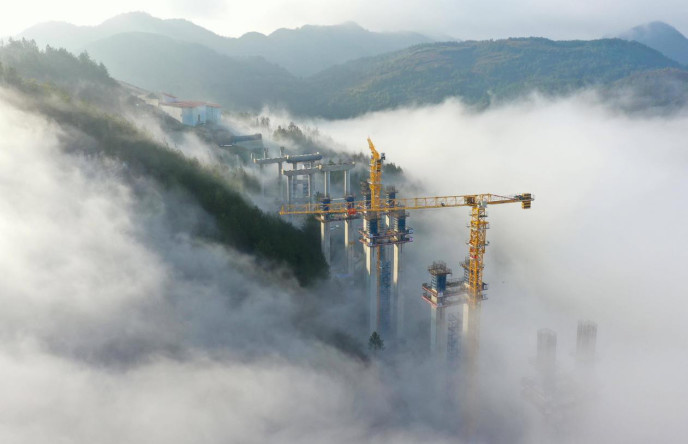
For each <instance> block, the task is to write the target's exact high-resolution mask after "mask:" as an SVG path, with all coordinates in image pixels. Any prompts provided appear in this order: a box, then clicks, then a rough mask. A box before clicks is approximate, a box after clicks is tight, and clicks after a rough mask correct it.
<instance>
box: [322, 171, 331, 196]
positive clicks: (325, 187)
mask: <svg viewBox="0 0 688 444" xmlns="http://www.w3.org/2000/svg"><path fill="white" fill-rule="evenodd" d="M323 192H324V193H325V196H329V195H330V172H329V171H324V172H323Z"/></svg>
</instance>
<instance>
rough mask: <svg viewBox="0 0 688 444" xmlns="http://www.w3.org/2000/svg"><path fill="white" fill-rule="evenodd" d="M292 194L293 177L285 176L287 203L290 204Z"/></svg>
mask: <svg viewBox="0 0 688 444" xmlns="http://www.w3.org/2000/svg"><path fill="white" fill-rule="evenodd" d="M293 194H294V177H293V176H287V203H288V204H291V201H292V199H293Z"/></svg>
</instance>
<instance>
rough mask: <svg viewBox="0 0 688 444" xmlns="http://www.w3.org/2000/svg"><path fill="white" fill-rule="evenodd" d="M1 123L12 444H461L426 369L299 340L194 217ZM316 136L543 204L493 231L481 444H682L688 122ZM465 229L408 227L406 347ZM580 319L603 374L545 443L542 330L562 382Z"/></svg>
mask: <svg viewBox="0 0 688 444" xmlns="http://www.w3.org/2000/svg"><path fill="white" fill-rule="evenodd" d="M0 115H1V116H2V117H3V118H2V119H0V132H1V133H2V134H3V138H2V139H1V140H0V190H1V191H2V195H3V199H2V200H0V227H1V231H0V233H2V235H1V236H0V269H1V270H2V279H0V298H1V300H2V310H1V311H0V375H2V378H0V387H1V388H2V393H3V394H4V396H3V399H4V401H3V402H2V403H0V406H1V407H0V409H1V412H2V415H1V417H2V420H1V421H0V440H1V441H2V442H13V443H14V442H18V443H34V442H43V441H48V440H50V441H55V442H78V443H82V442H83V443H86V442H104V443H108V442H112V443H120V442H150V443H185V442H191V441H203V442H212V443H215V442H217V443H227V442H242V443H243V442H256V443H258V442H279V443H284V442H325V441H326V442H332V443H339V442H342V443H344V442H347V443H348V442H409V443H411V442H419V441H424V442H456V441H457V438H456V434H455V433H456V425H455V424H454V422H455V421H454V418H455V417H456V414H455V413H454V412H451V411H449V412H447V411H442V408H443V407H442V405H438V404H441V403H437V404H435V403H434V398H433V393H437V386H436V385H434V383H433V373H432V372H433V371H434V367H433V366H432V365H421V363H419V362H417V360H418V359H419V358H418V357H417V356H416V355H415V354H410V355H409V356H408V357H401V358H399V359H396V360H389V361H384V360H382V361H378V360H376V359H373V360H372V362H371V363H369V364H366V363H362V362H359V361H357V360H355V359H354V358H352V357H350V356H347V355H344V354H342V353H340V352H338V351H336V350H334V349H333V348H331V347H330V346H327V345H325V344H323V343H322V342H320V341H318V340H317V339H315V338H313V337H311V336H309V335H307V334H304V333H303V332H302V331H301V330H299V329H298V326H295V325H294V322H293V319H294V318H293V317H292V314H293V313H294V312H295V311H296V307H295V306H294V301H298V298H295V297H294V294H293V291H292V290H289V288H291V285H283V284H282V283H280V282H266V279H264V278H263V277H262V276H260V275H259V274H258V273H259V272H255V271H254V270H253V269H252V267H251V262H250V259H249V258H245V257H242V256H241V255H239V254H237V253H236V252H233V251H231V250H228V249H226V248H224V247H221V246H218V245H213V244H209V243H206V242H200V241H198V240H195V239H194V238H193V237H192V236H190V234H189V233H191V232H193V230H194V227H197V226H199V225H201V224H206V223H210V222H209V221H208V218H207V216H205V215H204V214H203V213H202V211H201V210H200V209H198V208H197V207H196V206H195V205H194V204H193V203H191V202H188V201H187V200H185V198H184V197H183V196H177V195H174V194H172V193H170V192H166V191H164V190H162V189H160V188H159V187H158V186H156V185H155V184H154V183H150V182H149V181H147V180H145V179H142V178H132V177H129V175H128V173H127V171H126V167H125V166H123V165H120V164H118V163H117V162H114V161H108V160H105V159H101V158H90V157H83V156H76V155H67V154H64V153H63V152H62V151H61V147H64V146H66V145H67V144H69V143H70V141H71V140H73V139H74V138H75V137H79V135H75V134H70V133H68V132H66V131H65V130H64V129H61V128H58V127H56V126H55V125H54V124H50V123H48V122H46V121H45V120H44V119H42V118H40V117H38V116H34V115H29V114H26V113H24V112H21V111H18V110H16V109H13V108H12V107H11V106H9V105H7V104H6V103H5V102H4V101H2V103H0ZM316 124H317V126H318V127H319V129H320V131H321V133H323V134H326V135H329V136H331V137H332V138H333V139H334V140H335V141H336V142H338V143H340V144H341V145H342V146H344V147H346V148H348V149H350V150H352V151H356V152H361V151H365V150H366V142H365V138H366V137H367V136H370V137H371V138H372V139H373V141H374V142H375V143H376V145H377V146H378V148H379V150H380V151H383V152H385V153H386V155H387V159H388V160H389V161H391V162H394V163H396V164H397V165H399V166H401V167H402V168H403V169H404V172H405V174H407V175H408V176H409V177H410V178H411V179H414V180H415V181H418V182H419V183H420V184H421V187H422V188H423V189H424V191H423V192H424V193H426V194H427V195H452V194H470V193H495V194H512V193H522V192H531V193H534V194H535V197H536V201H535V202H534V204H533V208H532V209H531V210H528V211H524V210H521V209H520V206H518V205H505V206H499V207H496V208H491V209H490V210H489V216H490V222H491V229H490V231H489V232H488V236H489V240H490V242H491V245H490V246H489V247H488V252H487V255H486V273H485V280H486V281H487V282H489V284H490V291H489V293H488V296H489V299H488V300H487V301H486V302H485V303H484V305H483V316H482V336H481V360H480V374H481V386H482V389H481V404H480V407H479V412H480V414H479V417H480V423H481V425H480V427H479V433H478V436H477V437H476V440H477V441H478V442H509V443H513V442H523V443H530V442H553V441H552V439H553V438H552V437H553V436H554V437H556V441H557V442H566V441H567V440H570V441H578V442H600V443H601V442H627V443H632V442H647V441H648V440H653V441H657V442H681V441H682V439H681V438H682V437H683V436H685V435H686V433H688V426H687V425H686V423H685V420H684V415H685V413H684V412H685V411H686V408H687V407H688V405H687V403H688V401H686V400H687V399H688V384H686V383H685V380H684V378H685V374H686V370H688V355H687V353H686V350H687V347H688V326H687V324H686V323H685V321H684V320H685V318H686V314H687V313H686V311H687V310H686V307H687V305H686V302H685V301H684V300H683V298H682V296H683V295H684V294H685V289H684V284H683V281H682V279H681V277H682V271H683V270H682V269H683V268H684V267H685V266H686V265H688V253H687V251H688V250H687V247H688V245H687V244H688V227H687V226H686V222H685V221H686V219H687V218H686V216H688V209H687V207H686V206H684V203H685V202H686V199H685V197H684V190H688V178H686V174H685V171H686V167H687V166H688V151H687V149H688V147H687V142H686V141H687V140H688V117H687V116H686V115H679V116H675V117H671V118H654V117H637V116H636V117H628V116H626V115H621V114H615V113H614V112H612V111H610V110H609V109H608V108H606V107H604V106H602V105H600V104H598V103H597V102H596V101H595V100H594V99H592V98H590V97H588V96H576V97H573V98H569V99H562V100H556V101H549V100H544V99H539V98H533V99H532V100H529V101H527V102H523V103H519V104H514V105H509V106H502V107H499V108H494V109H491V110H489V111H486V112H483V113H478V114H476V113H472V112H470V111H468V110H467V109H466V108H464V107H463V106H462V105H461V104H460V103H459V102H456V101H449V102H446V103H444V104H442V105H438V106H432V107H424V108H418V109H403V110H395V111H389V112H382V113H375V114H371V115H367V116H364V117H361V118H358V119H354V120H348V121H336V122H316ZM207 159H211V160H212V157H208V158H207ZM211 160H206V161H211ZM400 194H401V197H403V196H409V194H408V193H404V190H403V189H402V190H401V193H400ZM409 197H410V196H409ZM467 221H468V212H467V210H465V209H444V210H441V211H440V210H428V211H427V212H423V213H422V214H421V213H419V212H416V213H413V214H412V217H411V220H410V223H411V225H412V226H413V227H414V228H415V230H416V234H415V236H414V237H415V242H414V243H412V244H411V245H409V246H408V247H406V248H405V250H404V254H405V260H406V269H405V271H406V275H405V282H404V284H405V289H404V295H405V298H406V301H407V304H406V305H407V313H408V314H409V329H408V335H409V337H408V339H409V342H410V343H417V344H422V343H423V342H424V341H426V339H427V336H428V332H427V325H428V324H427V323H428V312H427V306H425V305H424V304H422V303H421V302H420V297H419V288H420V283H421V282H423V281H426V280H427V272H426V270H425V268H426V266H427V265H428V264H429V263H430V262H432V261H433V260H438V259H440V260H445V261H447V262H448V263H449V265H450V266H451V267H452V268H454V270H455V271H458V269H459V266H458V262H459V261H460V260H461V259H462V258H463V257H464V256H465V253H466V246H465V244H464V242H465V240H466V237H467V229H466V228H465V223H466V222H467ZM285 287H286V289H285ZM316 291H317V290H316ZM319 296H322V297H326V296H327V294H322V295H319ZM340 312H341V313H342V314H341V315H342V316H347V313H350V311H348V310H345V309H343V310H340V311H337V310H333V311H331V312H328V313H327V315H328V316H336V315H337V314H338V313H340ZM578 319H591V320H594V321H596V322H597V323H598V344H597V345H598V359H597V362H596V363H595V367H594V373H593V375H588V376H587V377H586V378H584V379H581V380H582V381H584V382H585V383H586V384H588V385H589V387H590V390H589V392H590V393H589V394H587V395H586V396H584V397H582V401H580V402H581V406H580V409H579V410H581V411H582V412H583V413H582V414H580V415H579V416H577V417H576V418H575V419H571V420H570V424H568V426H569V427H562V426H561V425H560V424H559V425H557V426H553V425H552V424H548V423H547V421H544V420H543V419H542V418H541V416H540V415H539V414H538V413H537V412H536V411H535V410H534V409H533V408H532V407H531V406H530V404H528V403H527V402H526V401H525V400H524V399H523V398H522V397H521V395H520V390H521V378H522V377H528V376H531V375H532V374H533V372H534V368H533V366H532V365H531V363H530V360H531V358H532V357H533V355H534V354H535V339H536V331H537V329H538V328H542V327H548V328H551V329H553V330H555V331H557V332H558V334H559V336H558V339H559V341H558V350H557V351H558V361H559V368H560V373H561V374H563V375H565V374H571V375H574V376H575V374H576V372H575V366H574V365H573V359H572V357H571V353H572V352H573V350H574V349H575V329H576V322H577V320H578ZM324 322H327V320H324ZM349 333H351V334H352V335H353V336H354V337H356V338H357V339H359V340H361V342H363V341H365V337H361V336H364V335H361V334H359V332H353V331H352V332H349ZM404 359H407V360H408V361H404ZM390 367H395V368H396V369H395V371H390ZM587 392H588V391H586V393H587Z"/></svg>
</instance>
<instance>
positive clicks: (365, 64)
mask: <svg viewBox="0 0 688 444" xmlns="http://www.w3.org/2000/svg"><path fill="white" fill-rule="evenodd" d="M679 66H680V65H678V64H677V63H676V62H674V61H673V60H670V59H668V58H667V57H665V56H663V55H662V54H660V53H659V52H657V51H655V50H653V49H650V48H648V47H646V46H644V45H641V44H639V43H636V42H626V41H622V40H616V39H607V40H593V41H552V40H547V39H543V38H519V39H508V40H497V41H481V42H475V41H473V42H460V43H436V44H431V45H421V46H416V47H413V48H410V49H407V50H403V51H399V52H396V53H392V54H388V55H385V56H382V57H375V58H367V59H362V60H357V61H354V62H350V63H347V64H344V65H342V66H337V67H334V68H331V69H329V70H327V71H324V72H322V73H320V74H318V75H316V76H314V77H312V78H310V79H309V87H310V90H311V91H312V92H313V94H312V96H311V101H310V102H306V103H308V105H307V106H306V107H303V108H299V111H300V112H302V113H306V114H308V113H309V109H310V110H317V113H318V114H320V115H324V116H327V117H337V118H341V117H349V116H354V115H357V114H361V113H364V112H367V111H375V110H380V109H385V108H392V107H396V106H400V105H408V104H423V103H437V102H440V101H442V100H444V99H445V98H447V97H453V96H455V97H460V98H461V99H462V100H464V101H466V102H468V103H470V104H475V105H478V106H485V105H488V104H489V103H491V102H493V101H501V100H508V99H512V98H515V97H518V96H519V95H522V94H528V93H530V92H532V91H539V92H542V93H545V94H566V93H570V92H572V91H575V90H578V89H580V88H584V87H590V86H602V85H609V84H610V83H611V82H614V81H617V80H619V79H621V78H623V77H626V76H629V75H631V74H634V73H638V72H642V71H645V70H652V69H658V68H667V67H669V68H678V67H679ZM295 105H296V106H298V104H295Z"/></svg>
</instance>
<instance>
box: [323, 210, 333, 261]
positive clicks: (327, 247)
mask: <svg viewBox="0 0 688 444" xmlns="http://www.w3.org/2000/svg"><path fill="white" fill-rule="evenodd" d="M330 240H331V236H330V223H329V222H328V221H327V219H322V220H321V221H320V245H321V248H322V252H323V256H325V260H326V261H327V263H328V264H329V263H330V262H331V261H332V255H331V242H330Z"/></svg>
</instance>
